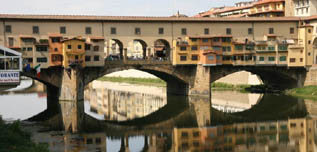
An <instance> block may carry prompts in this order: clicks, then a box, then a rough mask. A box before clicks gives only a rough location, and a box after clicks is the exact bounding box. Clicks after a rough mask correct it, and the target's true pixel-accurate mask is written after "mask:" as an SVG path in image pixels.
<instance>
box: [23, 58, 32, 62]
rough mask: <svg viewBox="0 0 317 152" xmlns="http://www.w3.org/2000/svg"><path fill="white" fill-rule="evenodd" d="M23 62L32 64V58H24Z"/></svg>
mask: <svg viewBox="0 0 317 152" xmlns="http://www.w3.org/2000/svg"><path fill="white" fill-rule="evenodd" d="M24 61H26V62H28V63H32V62H33V58H24Z"/></svg>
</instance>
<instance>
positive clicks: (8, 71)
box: [0, 46, 22, 86]
mask: <svg viewBox="0 0 317 152" xmlns="http://www.w3.org/2000/svg"><path fill="white" fill-rule="evenodd" d="M21 71H22V53H19V52H17V51H14V50H11V49H9V48H6V47H3V46H0V86H16V85H18V84H20V72H21Z"/></svg>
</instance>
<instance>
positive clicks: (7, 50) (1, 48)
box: [0, 45, 22, 56]
mask: <svg viewBox="0 0 317 152" xmlns="http://www.w3.org/2000/svg"><path fill="white" fill-rule="evenodd" d="M0 50H3V51H4V52H9V53H11V54H14V55H16V56H22V53H20V52H17V51H15V50H12V49H9V48H6V47H3V46H1V45H0Z"/></svg>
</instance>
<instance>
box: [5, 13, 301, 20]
mask: <svg viewBox="0 0 317 152" xmlns="http://www.w3.org/2000/svg"><path fill="white" fill-rule="evenodd" d="M0 19H2V20H6V19H10V20H50V21H90V22H98V21H122V22H130V21H138V22H249V21H254V22H257V21H258V22H267V21H275V22H283V21H295V22H297V21H298V20H300V19H302V18H300V17H270V18H264V17H246V18H237V17H225V18H220V17H145V16H137V17H136V16H74V15H21V14H10V15H9V14H0Z"/></svg>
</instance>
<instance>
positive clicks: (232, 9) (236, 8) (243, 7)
mask: <svg viewBox="0 0 317 152" xmlns="http://www.w3.org/2000/svg"><path fill="white" fill-rule="evenodd" d="M251 7H253V5H249V6H241V7H235V6H234V7H228V8H225V9H223V10H221V11H218V12H215V14H220V13H225V12H231V11H236V10H243V9H248V8H251Z"/></svg>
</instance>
